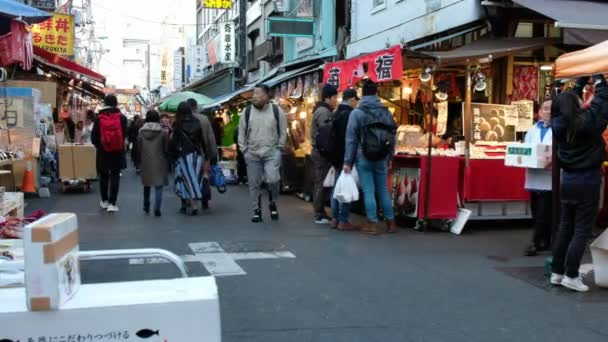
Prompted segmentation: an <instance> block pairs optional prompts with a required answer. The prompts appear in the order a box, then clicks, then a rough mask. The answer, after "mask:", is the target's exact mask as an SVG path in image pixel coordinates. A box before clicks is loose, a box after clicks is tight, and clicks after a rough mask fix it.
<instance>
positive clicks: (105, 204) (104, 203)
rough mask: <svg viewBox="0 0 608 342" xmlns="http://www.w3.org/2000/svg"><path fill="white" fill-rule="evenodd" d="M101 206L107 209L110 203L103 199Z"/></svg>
mask: <svg viewBox="0 0 608 342" xmlns="http://www.w3.org/2000/svg"><path fill="white" fill-rule="evenodd" d="M99 206H100V207H101V209H104V210H107V209H108V207H109V206H110V203H108V202H104V201H101V202H99Z"/></svg>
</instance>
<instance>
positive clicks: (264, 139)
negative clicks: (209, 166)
mask: <svg viewBox="0 0 608 342" xmlns="http://www.w3.org/2000/svg"><path fill="white" fill-rule="evenodd" d="M238 130H239V141H238V143H239V148H240V150H241V151H242V152H243V155H244V156H245V161H246V163H247V177H248V182H249V195H250V196H251V202H252V206H253V216H252V217H251V221H252V222H255V223H258V222H262V203H261V201H262V183H263V182H264V181H265V182H266V186H267V188H268V193H269V196H270V198H269V209H270V218H271V219H272V220H278V219H279V211H278V208H277V204H276V200H277V199H278V197H279V186H280V184H279V183H280V180H281V173H280V168H281V158H282V153H281V152H282V151H283V149H284V148H285V140H286V138H287V117H286V116H285V113H283V111H282V110H281V109H280V108H279V106H278V105H276V104H274V103H270V88H269V87H268V86H267V85H265V84H260V85H257V86H256V87H255V89H254V91H253V98H252V99H251V104H250V105H249V106H247V108H245V110H244V111H243V113H241V120H240V122H239V128H238Z"/></svg>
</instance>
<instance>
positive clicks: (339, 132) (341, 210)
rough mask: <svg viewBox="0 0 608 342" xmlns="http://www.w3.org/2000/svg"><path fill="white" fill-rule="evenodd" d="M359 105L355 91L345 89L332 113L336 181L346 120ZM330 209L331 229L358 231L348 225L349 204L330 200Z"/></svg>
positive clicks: (343, 142) (343, 147)
mask: <svg viewBox="0 0 608 342" xmlns="http://www.w3.org/2000/svg"><path fill="white" fill-rule="evenodd" d="M358 104H359V96H358V95H357V91H356V90H355V89H346V90H345V91H344V92H343V93H342V103H340V105H338V109H336V112H335V113H334V126H333V129H334V133H335V137H336V140H335V145H336V151H335V156H334V158H332V160H331V165H332V166H333V167H334V168H335V169H336V181H337V180H338V177H339V176H340V170H342V165H343V163H344V153H345V151H344V150H345V145H346V128H347V126H348V119H349V118H350V114H351V112H352V111H353V109H355V108H357V105H358ZM331 209H332V212H333V216H334V219H333V220H332V221H331V227H332V228H337V229H339V230H358V229H360V228H359V227H357V226H354V225H353V224H352V223H350V221H349V219H348V216H349V213H350V204H349V203H340V202H338V200H336V199H334V198H333V196H332V199H331Z"/></svg>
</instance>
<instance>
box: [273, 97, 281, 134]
mask: <svg viewBox="0 0 608 342" xmlns="http://www.w3.org/2000/svg"><path fill="white" fill-rule="evenodd" d="M272 112H273V113H274V120H275V121H276V122H277V137H278V138H279V139H281V122H280V121H279V106H277V105H276V104H274V103H273V104H272Z"/></svg>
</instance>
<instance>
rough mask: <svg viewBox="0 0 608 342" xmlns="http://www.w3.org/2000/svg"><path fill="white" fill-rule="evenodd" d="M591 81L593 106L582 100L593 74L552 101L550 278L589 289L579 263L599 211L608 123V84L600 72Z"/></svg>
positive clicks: (570, 287) (559, 283)
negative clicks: (554, 196) (556, 186)
mask: <svg viewBox="0 0 608 342" xmlns="http://www.w3.org/2000/svg"><path fill="white" fill-rule="evenodd" d="M593 81H594V83H595V96H594V98H593V100H592V101H591V105H590V106H589V108H583V107H582V104H583V101H582V100H581V98H582V93H583V89H584V88H585V87H586V86H587V84H588V82H589V77H583V78H581V79H579V80H577V82H576V87H575V89H574V90H573V91H568V92H565V93H562V94H560V95H558V96H557V97H556V98H555V100H554V101H553V104H552V106H551V115H552V117H553V120H552V123H551V126H552V128H553V135H554V137H555V142H556V145H557V156H558V158H559V162H560V166H561V169H562V175H561V177H562V179H561V188H560V191H561V222H560V231H559V235H558V238H557V241H556V242H555V244H554V248H553V263H552V274H551V280H550V282H551V284H553V285H562V286H564V287H566V288H569V289H571V290H574V291H579V292H586V291H589V287H588V286H587V285H585V284H584V283H583V280H582V277H581V275H580V274H579V267H580V263H581V258H582V257H583V254H584V253H585V249H586V248H587V241H588V239H589V238H590V237H591V232H592V228H593V222H594V219H595V216H596V215H597V213H598V208H599V197H600V193H599V192H600V183H601V177H602V174H601V165H602V163H603V161H604V157H605V153H604V148H605V146H604V140H603V139H602V133H603V131H604V130H605V129H606V126H607V125H608V85H607V84H606V80H605V79H604V76H602V75H594V76H593Z"/></svg>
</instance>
